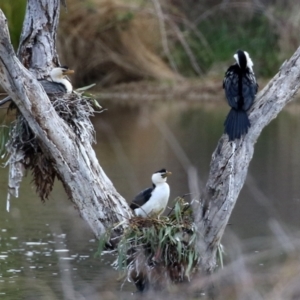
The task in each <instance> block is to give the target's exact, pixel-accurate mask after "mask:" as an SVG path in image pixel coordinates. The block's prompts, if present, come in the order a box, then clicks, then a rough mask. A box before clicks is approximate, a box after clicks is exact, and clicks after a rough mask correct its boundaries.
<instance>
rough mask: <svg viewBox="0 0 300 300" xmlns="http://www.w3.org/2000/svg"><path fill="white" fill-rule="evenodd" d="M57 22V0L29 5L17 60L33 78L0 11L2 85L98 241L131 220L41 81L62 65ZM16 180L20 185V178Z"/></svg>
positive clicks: (85, 143)
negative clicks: (114, 228)
mask: <svg viewBox="0 0 300 300" xmlns="http://www.w3.org/2000/svg"><path fill="white" fill-rule="evenodd" d="M58 17H59V0H52V1H48V0H29V1H28V5H27V13H26V17H25V21H24V26H23V32H22V36H21V44H20V47H19V53H18V55H19V57H20V58H22V63H23V64H24V65H25V66H26V68H28V69H29V70H30V72H29V71H28V70H27V69H26V68H25V67H24V66H23V65H22V63H21V62H20V60H19V59H18V58H17V57H16V55H15V53H14V50H13V48H12V45H11V43H10V39H9V33H8V28H7V21H6V19H5V16H4V14H3V13H2V11H1V10H0V58H1V59H0V83H1V85H2V86H3V88H4V89H5V90H6V92H7V93H8V94H9V96H10V97H11V98H12V99H13V101H14V103H15V104H16V105H17V107H18V109H19V111H20V113H21V114H22V116H23V117H24V118H25V119H26V121H27V123H28V125H29V127H30V129H31V130H32V132H33V133H34V135H35V139H36V140H37V141H38V143H39V145H40V147H41V148H42V150H43V153H45V154H46V155H47V156H48V158H49V160H51V161H53V164H54V165H55V169H56V172H57V174H58V176H59V178H60V179H61V181H62V182H63V184H64V187H65V189H66V191H67V193H68V196H69V197H70V199H71V200H72V201H73V202H74V204H75V205H76V207H77V208H78V210H79V212H80V214H81V216H82V217H83V218H84V220H85V221H86V222H87V223H88V224H89V226H90V227H91V229H92V231H93V232H94V234H95V235H96V236H97V237H100V236H101V235H102V234H103V233H104V232H105V231H106V229H107V228H108V227H110V226H112V225H114V224H116V223H119V222H121V221H122V222H123V221H124V220H127V219H128V217H130V216H131V212H130V209H129V207H128V205H127V203H126V201H125V200H124V199H123V198H122V197H121V195H120V194H119V193H118V192H117V191H116V189H115V188H114V186H113V184H112V182H111V181H110V180H109V178H108V177H107V176H106V175H105V173H104V172H103V170H102V168H101V167H100V165H99V163H98V160H97V158H96V155H95V152H94V150H93V148H92V146H91V143H90V141H89V140H88V139H87V138H83V139H82V140H80V139H79V138H78V137H76V136H75V134H74V132H72V130H71V129H70V127H69V126H67V124H66V122H64V121H63V120H62V119H61V118H60V117H59V116H58V114H57V113H56V111H55V110H54V109H53V106H52V104H51V103H50V101H49V98H48V96H47V94H46V93H45V91H44V90H43V88H42V87H41V85H40V84H39V82H38V81H37V78H43V77H44V76H45V75H46V74H47V75H48V74H49V69H51V68H52V67H53V66H55V65H57V63H58V57H57V53H56V48H55V37H56V29H57V24H58ZM20 157H22V153H21V154H20ZM13 163H14V164H15V165H18V167H17V168H16V169H15V171H16V170H17V171H20V170H21V169H22V168H20V164H22V160H21V159H20V161H14V162H13ZM20 172H21V171H20ZM17 176H19V179H21V176H22V174H17ZM14 189H18V184H16V186H14ZM15 194H16V195H17V192H16V193H15ZM120 228H122V227H120Z"/></svg>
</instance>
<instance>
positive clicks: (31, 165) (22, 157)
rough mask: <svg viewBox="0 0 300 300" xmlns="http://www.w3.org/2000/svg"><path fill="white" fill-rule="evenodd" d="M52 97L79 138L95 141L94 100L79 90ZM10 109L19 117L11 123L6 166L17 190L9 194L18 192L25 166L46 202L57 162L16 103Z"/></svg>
mask: <svg viewBox="0 0 300 300" xmlns="http://www.w3.org/2000/svg"><path fill="white" fill-rule="evenodd" d="M49 99H50V101H51V102H52V105H53V107H54V109H55V110H56V112H57V113H58V115H59V116H60V117H61V118H62V119H64V120H65V122H66V123H67V124H68V125H69V126H70V128H71V129H72V131H73V132H74V133H75V135H76V137H77V138H78V139H79V140H80V141H86V142H89V143H93V142H95V132H94V127H93V125H92V123H91V121H90V116H93V115H94V112H95V111H94V108H93V104H95V103H93V101H95V100H94V99H92V98H89V97H86V96H84V95H81V94H79V93H76V92H73V93H72V94H71V95H70V94H61V95H57V94H56V95H55V96H49ZM8 110H12V111H14V110H15V111H16V119H15V121H13V122H12V123H11V126H10V131H9V136H8V141H7V143H6V151H7V153H8V155H9V159H8V161H7V163H6V165H9V167H10V174H9V187H14V190H11V189H10V193H11V194H13V195H14V196H17V195H18V188H19V185H20V182H21V179H22V176H23V169H24V170H25V171H27V170H31V172H32V176H33V182H34V184H35V187H36V192H37V193H38V195H39V197H40V198H41V200H42V201H45V199H47V198H48V197H49V194H50V192H51V191H52V188H53V184H54V180H55V178H56V177H57V178H59V176H58V174H57V172H56V168H55V165H54V163H53V161H52V160H51V158H50V157H49V156H47V155H46V154H45V153H44V152H43V151H42V148H41V147H40V144H39V141H38V139H37V138H36V137H35V135H34V133H33V132H32V131H31V129H30V127H29V126H28V123H27V121H26V120H25V118H24V117H23V116H22V115H21V113H20V112H19V111H18V110H17V108H16V106H15V105H14V104H13V103H11V105H10V107H9V109H8ZM21 168H22V170H21ZM20 174H21V176H20ZM17 175H18V176H17Z"/></svg>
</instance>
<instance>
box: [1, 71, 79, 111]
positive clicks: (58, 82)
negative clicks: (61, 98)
mask: <svg viewBox="0 0 300 300" xmlns="http://www.w3.org/2000/svg"><path fill="white" fill-rule="evenodd" d="M73 73H74V71H73V70H70V69H69V68H68V67H67V66H61V67H57V68H53V69H52V70H51V72H50V78H49V79H47V80H45V79H43V80H39V82H40V83H41V85H42V86H43V88H44V90H45V92H46V93H47V94H48V95H51V94H58V93H72V91H73V87H72V84H71V83H70V81H69V80H68V79H67V77H66V76H67V75H70V74H73ZM10 100H11V98H10V96H8V97H6V98H4V99H3V100H1V101H0V106H1V105H3V104H5V103H6V102H8V101H10Z"/></svg>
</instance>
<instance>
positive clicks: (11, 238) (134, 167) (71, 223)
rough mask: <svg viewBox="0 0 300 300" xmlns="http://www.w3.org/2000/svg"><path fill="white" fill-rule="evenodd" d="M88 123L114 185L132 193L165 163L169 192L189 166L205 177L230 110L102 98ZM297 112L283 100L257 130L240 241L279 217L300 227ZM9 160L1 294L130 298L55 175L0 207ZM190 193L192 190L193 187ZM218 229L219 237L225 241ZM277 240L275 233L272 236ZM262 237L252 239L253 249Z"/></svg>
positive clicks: (240, 211)
mask: <svg viewBox="0 0 300 300" xmlns="http://www.w3.org/2000/svg"><path fill="white" fill-rule="evenodd" d="M102 105H103V107H104V108H107V111H105V112H104V113H102V114H99V115H97V116H96V117H95V118H94V120H93V122H94V126H95V129H96V131H97V144H96V145H95V147H94V148H95V151H96V152H97V157H98V159H99V162H100V164H101V166H102V167H103V169H104V171H105V172H106V173H107V175H108V176H109V177H110V179H111V180H112V182H113V183H114V184H115V186H116V188H117V190H118V191H119V192H120V193H121V194H122V195H123V196H124V197H125V198H126V199H127V200H128V201H130V200H131V199H132V197H133V196H134V195H135V194H136V193H137V192H139V191H140V190H141V189H143V188H146V187H148V186H150V184H151V181H150V177H151V174H152V172H154V171H156V170H158V169H161V168H163V167H164V168H167V169H168V170H170V171H172V173H173V175H172V176H171V177H170V178H169V184H170V187H171V197H170V199H174V198H175V197H176V196H179V195H184V194H186V193H189V184H188V176H187V170H188V167H190V166H193V167H195V168H196V169H197V172H198V181H199V182H198V184H199V187H200V190H201V187H203V186H204V185H205V182H206V179H207V176H208V171H209V163H210V159H211V154H212V152H213V150H214V148H215V147H216V145H217V141H218V139H219V137H220V135H221V134H222V131H223V122H224V119H225V117H226V114H227V112H228V107H227V106H226V105H225V104H224V103H219V102H216V103H213V104H212V103H209V102H207V103H202V104H199V103H182V102H181V101H180V100H178V101H174V102H171V101H161V102H157V103H155V104H152V105H149V104H144V105H142V106H132V107H128V106H126V105H124V106H122V105H120V104H119V105H115V104H113V103H112V102H109V101H106V102H104V103H102ZM299 149H300V112H299V102H298V103H297V102H294V103H292V104H290V105H289V106H288V107H287V108H286V109H285V110H284V111H283V112H281V114H280V116H279V117H278V118H277V119H276V120H274V121H273V122H272V123H271V124H270V125H269V126H268V127H267V128H265V130H264V131H263V133H262V134H261V136H260V138H259V140H258V142H257V144H256V147H255V153H254V158H253V161H252V162H251V165H250V170H249V174H248V178H247V182H246V184H245V186H244V188H243V190H242V192H241V194H240V197H239V199H238V202H237V205H236V207H235V209H234V212H233V215H232V216H231V219H230V227H229V228H228V229H227V231H229V232H230V234H231V235H232V234H234V235H235V236H236V237H237V239H238V240H239V241H240V242H241V244H243V243H244V242H246V241H251V240H253V239H259V238H260V240H261V239H264V238H266V239H267V238H269V237H271V236H273V235H275V233H274V226H273V227H272V226H271V225H270V224H274V222H273V223H272V220H276V222H278V224H281V226H282V228H284V229H285V230H287V231H297V230H298V228H299V226H300V184H299V182H300V150H299ZM6 186H7V169H3V168H1V169H0V190H1V194H0V299H88V300H91V299H100V295H101V298H104V299H105V298H106V299H130V298H131V296H130V295H131V292H132V291H134V290H135V289H134V287H133V286H132V285H130V284H125V285H124V287H123V290H122V292H121V293H120V292H118V291H119V290H120V288H121V284H122V282H123V281H122V280H121V281H118V280H117V277H118V274H117V273H116V272H115V271H113V270H112V269H111V268H110V266H109V265H110V264H111V262H112V261H111V258H110V257H105V258H103V257H102V258H99V257H95V253H96V251H97V241H96V240H95V239H94V237H93V235H92V234H91V232H90V230H89V228H88V227H87V225H86V224H85V222H84V221H83V220H82V219H81V218H80V217H79V215H78V213H77V211H76V209H75V208H74V207H73V205H72V203H71V202H70V201H68V200H67V197H66V195H65V192H64V190H63V188H62V186H61V185H60V184H59V183H58V184H56V186H55V189H54V191H53V192H52V195H51V199H49V201H46V202H45V203H42V202H41V201H40V200H39V199H38V197H37V196H36V195H35V192H34V188H33V187H32V184H31V179H30V176H27V177H26V178H25V179H24V181H23V184H22V188H21V191H20V198H18V199H13V200H12V202H11V211H10V213H8V212H6V211H5V203H6ZM192 197H193V198H197V197H199V196H198V195H192ZM226 239H227V235H226V234H225V236H224V239H223V242H224V244H225V246H227V247H228V248H229V249H230V244H229V245H227V244H228V243H226ZM278 242H279V241H278ZM260 247H261V248H263V247H264V245H263V244H261V245H259V244H255V247H254V248H253V250H248V251H257V250H259V248H260Z"/></svg>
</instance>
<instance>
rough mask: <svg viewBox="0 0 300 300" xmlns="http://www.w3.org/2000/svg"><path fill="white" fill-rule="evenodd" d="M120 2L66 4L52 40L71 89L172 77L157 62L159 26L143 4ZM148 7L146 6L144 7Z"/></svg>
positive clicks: (94, 0)
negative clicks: (70, 73) (67, 68)
mask: <svg viewBox="0 0 300 300" xmlns="http://www.w3.org/2000/svg"><path fill="white" fill-rule="evenodd" d="M132 3H133V2H130V1H120V0H91V1H79V0H72V1H69V2H68V13H66V14H63V15H62V18H61V23H60V30H59V35H58V44H59V49H60V53H61V58H62V60H63V61H64V62H65V63H67V64H68V65H71V66H72V68H74V69H77V70H80V72H76V74H75V78H74V79H75V81H76V84H85V83H87V82H93V81H94V82H98V83H99V82H100V84H101V85H112V84H115V83H118V82H124V81H126V82H127V81H130V80H136V79H144V78H155V79H172V80H173V79H175V78H177V75H175V73H174V72H173V71H172V70H171V69H170V68H169V67H168V66H167V64H166V63H165V62H164V61H163V60H162V59H161V57H160V54H161V52H162V49H161V36H160V30H159V21H158V19H157V16H156V15H155V14H153V12H152V11H153V6H151V9H152V10H151V11H150V12H149V10H148V8H147V7H146V6H149V4H147V5H145V4H143V5H140V6H139V5H137V4H136V3H135V4H132ZM150 4H151V3H150Z"/></svg>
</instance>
